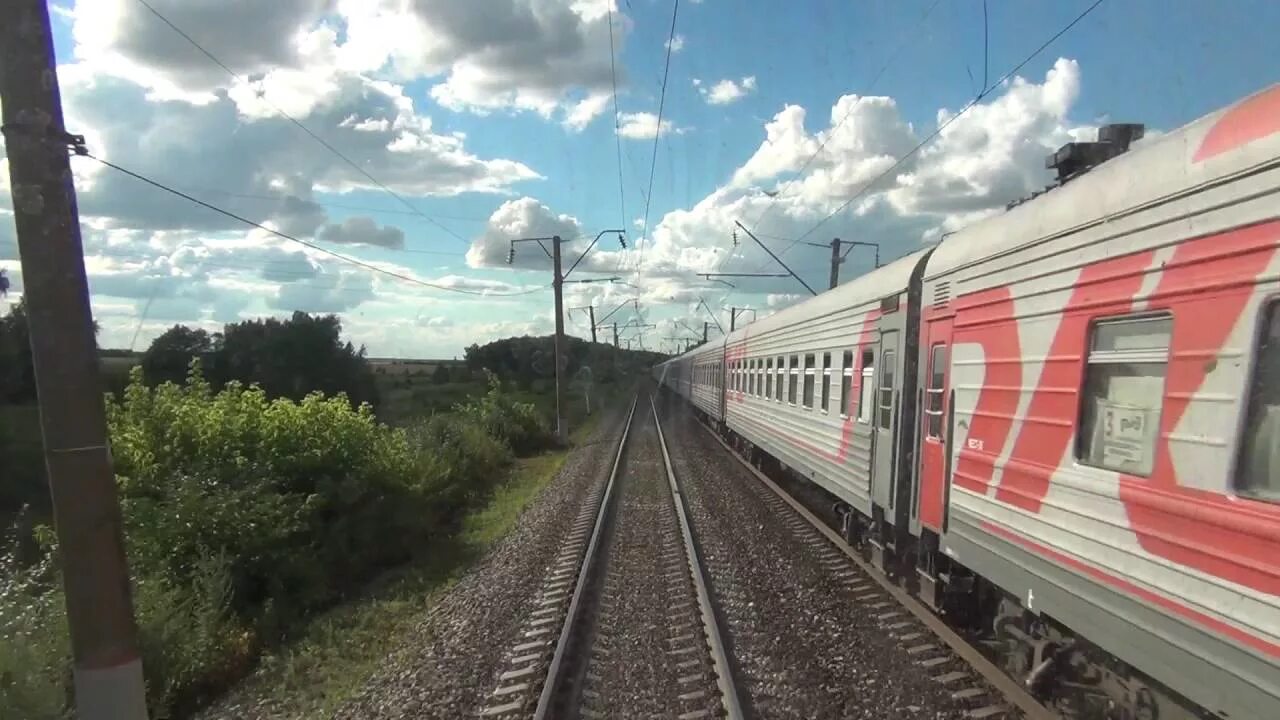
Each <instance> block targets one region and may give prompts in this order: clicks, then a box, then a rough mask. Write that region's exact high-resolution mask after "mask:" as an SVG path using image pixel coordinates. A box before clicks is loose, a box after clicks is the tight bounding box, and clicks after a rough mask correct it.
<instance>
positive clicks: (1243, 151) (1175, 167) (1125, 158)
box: [925, 84, 1280, 290]
mask: <svg viewBox="0 0 1280 720" xmlns="http://www.w3.org/2000/svg"><path fill="white" fill-rule="evenodd" d="M1278 158H1280V84H1277V85H1273V86H1271V87H1269V88H1267V89H1266V90H1263V91H1261V92H1259V93H1257V94H1255V95H1252V96H1250V97H1248V98H1245V99H1244V100H1241V101H1240V102H1238V103H1236V104H1234V105H1232V106H1230V107H1228V108H1226V109H1223V110H1219V111H1217V112H1215V113H1211V114H1209V115H1206V116H1204V117H1202V118H1200V119H1199V120H1195V121H1193V122H1191V123H1189V124H1187V125H1185V126H1183V127H1181V128H1179V129H1177V130H1174V131H1173V132H1170V133H1167V134H1164V135H1160V136H1158V137H1148V138H1147V139H1145V140H1144V141H1140V142H1139V143H1137V144H1136V145H1135V146H1134V147H1133V148H1131V149H1130V150H1129V151H1128V152H1125V153H1124V154H1122V155H1119V156H1117V157H1115V158H1113V159H1111V160H1109V161H1107V162H1104V163H1102V164H1101V165H1098V166H1097V167H1095V168H1093V169H1092V170H1090V171H1088V172H1087V173H1085V174H1084V175H1083V176H1080V177H1077V178H1075V179H1073V180H1070V181H1069V182H1067V183H1066V184H1065V185H1063V186H1061V187H1057V188H1053V189H1052V190H1049V191H1048V192H1046V193H1045V194H1044V195H1041V196H1039V197H1037V198H1034V199H1032V200H1028V201H1027V202H1024V203H1022V204H1021V205H1018V206H1016V207H1014V208H1013V209H1011V210H1009V211H1007V212H1003V213H1000V214H999V215H996V216H994V217H991V218H988V219H986V220H983V221H980V222H977V223H975V224H973V225H970V226H969V227H966V228H964V229H963V230H960V231H958V232H956V233H954V234H952V235H949V236H947V238H946V239H945V240H943V241H942V243H941V244H940V245H939V246H938V249H937V251H935V252H934V253H933V255H932V256H931V257H930V258H929V264H928V266H927V267H926V268H925V279H926V280H930V279H932V278H935V277H938V276H940V275H945V274H947V273H950V272H953V271H955V270H958V269H961V268H964V267H967V266H969V265H972V264H974V263H977V262H979V261H981V260H984V259H986V258H990V257H994V256H998V255H1001V254H1004V253H1008V252H1013V251H1015V250H1017V249H1019V248H1022V247H1024V246H1027V245H1033V244H1035V243H1037V242H1040V241H1043V240H1045V239H1048V238H1051V237H1054V236H1057V235H1061V234H1064V233H1068V232H1072V231H1075V230H1078V229H1080V228H1082V227H1085V226H1088V225H1091V224H1094V223H1103V222H1108V221H1110V220H1112V219H1114V218H1115V217H1116V216H1118V215H1121V214H1123V213H1125V212H1128V211H1130V210H1132V209H1135V208H1139V207H1143V206H1146V205H1149V204H1151V203H1155V202H1159V201H1161V200H1163V199H1167V198H1170V197H1172V196H1174V195H1176V194H1179V193H1182V192H1185V191H1187V190H1188V189H1191V188H1195V187H1199V186H1203V185H1207V184H1210V183H1214V182H1216V181H1218V180H1221V179H1222V178H1224V177H1227V176H1230V175H1237V174H1243V173H1248V172H1251V171H1253V170H1254V169H1256V168H1258V167H1259V166H1260V165H1264V164H1271V163H1274V162H1275V161H1276V160H1277V159H1278ZM997 280H998V279H993V280H992V282H996V281H997ZM974 289H979V288H977V287H974V288H968V290H974Z"/></svg>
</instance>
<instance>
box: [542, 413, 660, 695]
mask: <svg viewBox="0 0 1280 720" xmlns="http://www.w3.org/2000/svg"><path fill="white" fill-rule="evenodd" d="M639 403H640V394H639V393H636V397H635V400H632V401H631V410H630V412H628V413H627V424H626V425H625V426H624V427H623V428H622V439H621V440H620V441H619V442H618V453H617V455H615V456H614V458H613V469H612V470H610V471H609V482H608V483H607V484H606V485H605V490H604V496H603V497H601V499H600V509H599V510H598V511H597V512H596V522H595V527H593V528H592V530H591V540H590V541H589V542H588V543H587V550H586V552H585V553H583V556H582V566H581V567H580V568H579V569H578V577H577V579H576V580H575V581H574V587H573V597H572V598H571V599H570V600H569V610H568V612H567V613H566V614H565V618H564V624H563V625H562V626H561V628H560V637H559V639H557V640H556V650H555V653H553V654H552V656H551V665H550V666H548V667H547V676H546V680H545V681H544V682H543V684H542V693H541V694H540V695H539V696H538V706H537V708H536V709H535V710H534V713H533V717H534V720H546V718H548V717H550V712H551V709H552V708H553V707H554V705H555V702H554V701H555V697H556V692H557V691H558V690H559V688H560V684H561V681H562V678H561V677H560V675H561V673H560V666H561V665H562V664H563V663H564V659H565V655H567V654H568V648H569V644H570V640H571V638H572V637H573V629H574V627H575V626H576V625H577V619H578V611H579V609H580V606H581V604H582V594H583V592H584V590H585V588H586V586H587V582H588V580H589V579H590V576H591V572H590V571H591V568H592V566H593V565H594V564H595V561H596V550H597V548H598V547H599V545H600V538H601V537H603V535H604V531H605V517H606V516H607V514H608V512H609V500H610V498H611V497H612V496H613V487H614V484H615V481H616V480H617V478H618V467H619V466H621V464H622V454H623V453H624V452H625V451H626V449H627V438H628V436H630V434H631V419H632V417H633V416H635V414H636V405H638V404H639Z"/></svg>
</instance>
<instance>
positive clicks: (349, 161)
mask: <svg viewBox="0 0 1280 720" xmlns="http://www.w3.org/2000/svg"><path fill="white" fill-rule="evenodd" d="M138 2H139V3H140V4H141V5H142V6H143V7H145V8H146V9H147V10H150V11H151V14H152V15H155V16H156V17H157V18H159V19H160V21H161V22H163V23H164V24H165V25H168V26H169V27H170V28H171V29H172V30H173V31H174V32H176V33H178V34H179V35H181V36H182V38H183V39H184V40H186V41H187V42H189V43H191V45H192V46H193V47H195V48H196V49H197V50H199V51H200V52H201V53H202V54H204V56H205V57H207V58H209V59H210V60H211V61H213V63H214V64H216V65H217V66H218V67H220V68H222V69H223V70H225V71H226V72H227V74H228V75H230V76H231V77H232V78H233V79H235V80H236V81H238V82H241V83H244V84H246V85H248V84H249V83H248V81H246V80H245V79H244V78H243V77H242V76H241V75H240V74H239V73H237V72H236V71H235V70H232V69H231V68H229V67H227V65H226V64H225V63H223V62H222V61H221V60H219V59H218V58H217V56H215V55H214V54H213V53H211V52H209V51H208V50H206V49H205V48H204V47H203V46H202V45H200V43H198V42H196V41H195V38H193V37H191V36H190V35H188V34H187V33H186V32H184V31H183V30H182V28H180V27H178V26H177V25H175V24H174V23H173V21H171V20H170V19H169V18H167V17H165V16H164V15H162V14H160V11H159V10H156V9H155V8H154V7H152V6H151V4H150V3H148V2H147V0H138ZM258 98H259V99H260V100H262V101H263V102H264V103H266V104H267V105H270V106H271V108H272V109H273V110H275V111H276V113H277V114H279V115H280V117H283V118H284V119H286V120H288V121H289V122H291V123H293V124H294V125H296V126H297V127H298V129H299V130H302V131H303V132H304V133H306V134H307V135H310V136H311V139H313V140H315V141H316V142H318V143H320V145H322V146H323V147H324V148H325V149H326V150H328V151H329V152H331V153H333V154H334V155H335V156H337V157H338V158H339V159H340V160H342V161H343V162H345V163H346V164H347V165H350V166H351V167H352V169H354V170H355V171H356V172H358V173H360V174H361V175H363V176H364V177H365V178H367V179H368V180H369V182H371V183H373V184H374V185H376V186H378V187H379V188H381V189H382V190H383V191H384V192H386V193H387V194H388V195H390V196H391V197H393V198H395V199H396V200H399V201H400V202H401V204H403V205H404V206H405V207H407V208H409V210H410V211H412V212H413V214H415V215H418V216H420V217H422V218H423V219H424V220H426V221H427V222H429V223H431V224H432V225H435V226H436V227H438V228H440V229H441V230H443V231H445V232H446V233H448V234H449V235H452V236H453V237H454V238H457V239H458V240H459V241H461V242H464V243H466V242H467V239H466V238H464V237H462V236H461V235H459V234H458V233H456V232H454V231H453V230H450V229H449V228H447V227H445V226H444V225H442V224H440V223H439V222H437V221H436V220H435V219H434V218H432V217H430V216H428V215H426V214H425V213H423V212H422V211H421V210H419V209H418V208H417V207H415V206H414V205H413V203H410V202H409V201H408V200H405V199H404V198H403V197H401V196H400V195H399V193H397V192H396V191H394V190H392V189H391V188H389V187H387V186H386V185H384V184H382V182H381V181H380V180H378V179H377V178H375V177H374V176H373V175H370V174H369V172H368V171H366V170H365V169H364V168H362V167H360V166H359V165H358V164H356V162H355V161H353V160H352V159H351V158H349V157H347V156H346V155H344V154H342V153H341V152H340V151H339V150H338V149H337V148H335V147H334V146H332V145H330V144H329V143H328V142H326V141H325V139H324V138H322V137H320V136H319V135H317V134H315V133H314V132H312V131H311V129H310V128H308V127H307V126H306V125H303V124H302V123H301V122H299V121H298V120H297V119H296V118H294V117H293V116H292V115H290V114H289V113H287V112H285V111H284V110H281V109H280V107H279V106H278V105H276V104H275V103H273V102H271V101H270V100H268V99H267V96H266V92H265V91H262V92H259V94H258ZM468 244H470V243H468Z"/></svg>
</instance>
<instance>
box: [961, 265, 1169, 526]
mask: <svg viewBox="0 0 1280 720" xmlns="http://www.w3.org/2000/svg"><path fill="white" fill-rule="evenodd" d="M1154 256H1155V252H1154V251H1152V250H1148V251H1145V252H1138V253H1133V254H1131V255H1122V256H1120V257H1118V258H1114V259H1111V260H1105V261H1103V262H1098V263H1094V264H1092V265H1087V266H1085V267H1084V268H1083V269H1082V270H1081V271H1080V276H1079V277H1078V278H1076V281H1075V284H1074V285H1073V286H1072V288H1071V297H1070V298H1069V299H1068V300H1067V305H1066V307H1065V308H1063V311H1062V321H1061V322H1060V323H1059V324H1058V330H1057V332H1055V333H1054V335H1053V340H1052V341H1051V342H1050V344H1049V352H1048V355H1047V356H1046V357H1045V359H1044V368H1043V369H1042V370H1041V371H1040V380H1039V382H1037V383H1036V389H1035V392H1034V393H1033V394H1032V395H1031V402H1030V404H1029V405H1028V406H1027V411H1026V413H1025V414H1024V415H1023V416H1022V429H1021V431H1020V432H1019V433H1018V437H1017V438H1016V439H1015V440H1014V445H1013V451H1012V452H1011V453H1010V454H1009V459H1010V460H1011V461H1021V462H1009V463H1006V464H1005V466H1004V471H1003V472H1002V473H1001V474H1000V484H999V486H998V487H997V489H996V499H997V500H999V501H1001V502H1004V503H1008V504H1009V505H1013V506H1015V507H1020V508H1022V509H1023V510H1028V511H1030V512H1033V513H1038V512H1040V504H1041V503H1042V502H1043V501H1044V496H1045V495H1047V494H1048V493H1049V478H1050V476H1051V472H1052V469H1053V468H1057V467H1058V465H1059V464H1060V463H1061V462H1062V458H1063V455H1064V454H1065V453H1066V451H1067V446H1068V445H1070V444H1071V437H1072V435H1073V434H1074V432H1075V428H1074V427H1072V424H1071V423H1070V422H1065V423H1059V422H1045V421H1042V420H1041V419H1042V418H1043V419H1047V420H1050V421H1052V420H1057V419H1062V420H1069V419H1070V418H1073V417H1075V416H1076V410H1077V408H1078V407H1079V405H1078V403H1079V399H1078V397H1077V396H1076V390H1077V389H1078V388H1079V387H1080V364H1081V362H1083V358H1084V357H1085V356H1086V355H1088V353H1089V349H1088V348H1087V347H1086V345H1087V344H1088V341H1089V340H1088V336H1089V323H1090V322H1092V321H1093V319H1094V318H1096V317H1097V316H1099V315H1119V314H1124V313H1128V312H1130V311H1131V310H1132V308H1133V298H1134V296H1135V295H1137V294H1138V289H1139V288H1141V287H1142V280H1143V278H1144V277H1145V276H1146V272H1145V271H1146V270H1147V268H1148V267H1150V266H1151V260H1152V258H1153V257H1154ZM984 385H985V383H984ZM1063 390H1066V391H1067V392H1062V391H1063ZM1015 402H1016V399H1015ZM1038 468H1044V469H1046V470H1048V471H1049V472H1041V471H1039V470H1038Z"/></svg>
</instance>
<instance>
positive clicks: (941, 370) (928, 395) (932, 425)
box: [924, 343, 947, 438]
mask: <svg viewBox="0 0 1280 720" xmlns="http://www.w3.org/2000/svg"><path fill="white" fill-rule="evenodd" d="M946 372H947V346H946V345H943V344H941V343H939V344H937V345H934V346H933V349H932V350H931V351H930V353H929V389H928V390H926V391H925V408H924V414H925V417H926V418H927V419H928V420H927V423H928V428H927V429H928V432H929V437H931V438H941V437H942V387H943V385H945V382H944V381H945V378H946Z"/></svg>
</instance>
